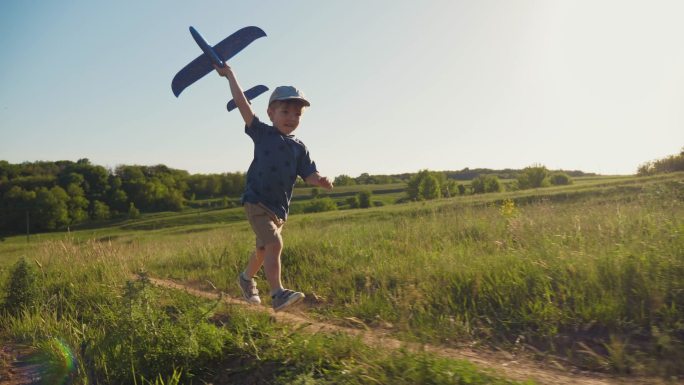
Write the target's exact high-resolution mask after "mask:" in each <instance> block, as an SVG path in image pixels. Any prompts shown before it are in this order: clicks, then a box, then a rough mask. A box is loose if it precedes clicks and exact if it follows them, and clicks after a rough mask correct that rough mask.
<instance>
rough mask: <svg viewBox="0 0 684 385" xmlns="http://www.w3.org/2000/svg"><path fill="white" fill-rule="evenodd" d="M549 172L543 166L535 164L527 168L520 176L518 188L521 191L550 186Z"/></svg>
mask: <svg viewBox="0 0 684 385" xmlns="http://www.w3.org/2000/svg"><path fill="white" fill-rule="evenodd" d="M548 176H549V170H547V169H546V167H545V166H543V165H541V164H533V165H532V166H530V167H525V168H524V169H523V170H522V172H521V173H520V175H518V187H519V188H520V189H528V188H539V187H547V186H548V185H549V180H548Z"/></svg>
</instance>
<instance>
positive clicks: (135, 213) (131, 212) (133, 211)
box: [128, 202, 140, 219]
mask: <svg viewBox="0 0 684 385" xmlns="http://www.w3.org/2000/svg"><path fill="white" fill-rule="evenodd" d="M139 217H140V210H138V209H137V208H136V207H135V204H133V202H131V203H130V204H129V205H128V218H130V219H136V218H139Z"/></svg>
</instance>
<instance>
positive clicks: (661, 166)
mask: <svg viewBox="0 0 684 385" xmlns="http://www.w3.org/2000/svg"><path fill="white" fill-rule="evenodd" d="M677 171H684V147H682V150H681V152H680V153H679V155H670V156H668V157H666V158H663V159H659V160H654V161H651V162H646V163H644V164H642V165H641V166H639V169H638V170H637V175H639V176H647V175H654V174H662V173H668V172H677Z"/></svg>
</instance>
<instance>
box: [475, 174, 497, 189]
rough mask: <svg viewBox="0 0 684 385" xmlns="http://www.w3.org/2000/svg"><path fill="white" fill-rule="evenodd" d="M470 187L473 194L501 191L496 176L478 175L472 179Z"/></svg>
mask: <svg viewBox="0 0 684 385" xmlns="http://www.w3.org/2000/svg"><path fill="white" fill-rule="evenodd" d="M471 186H472V187H473V193H475V194H483V193H490V192H499V191H501V190H502V186H501V182H500V181H499V177H497V176H496V175H480V176H478V177H477V178H475V179H473V181H472V182H471Z"/></svg>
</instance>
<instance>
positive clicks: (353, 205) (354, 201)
mask: <svg viewBox="0 0 684 385" xmlns="http://www.w3.org/2000/svg"><path fill="white" fill-rule="evenodd" d="M346 202H347V204H348V205H349V208H350V209H357V208H359V197H358V196H356V195H354V196H353V197H349V198H347V200H346Z"/></svg>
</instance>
